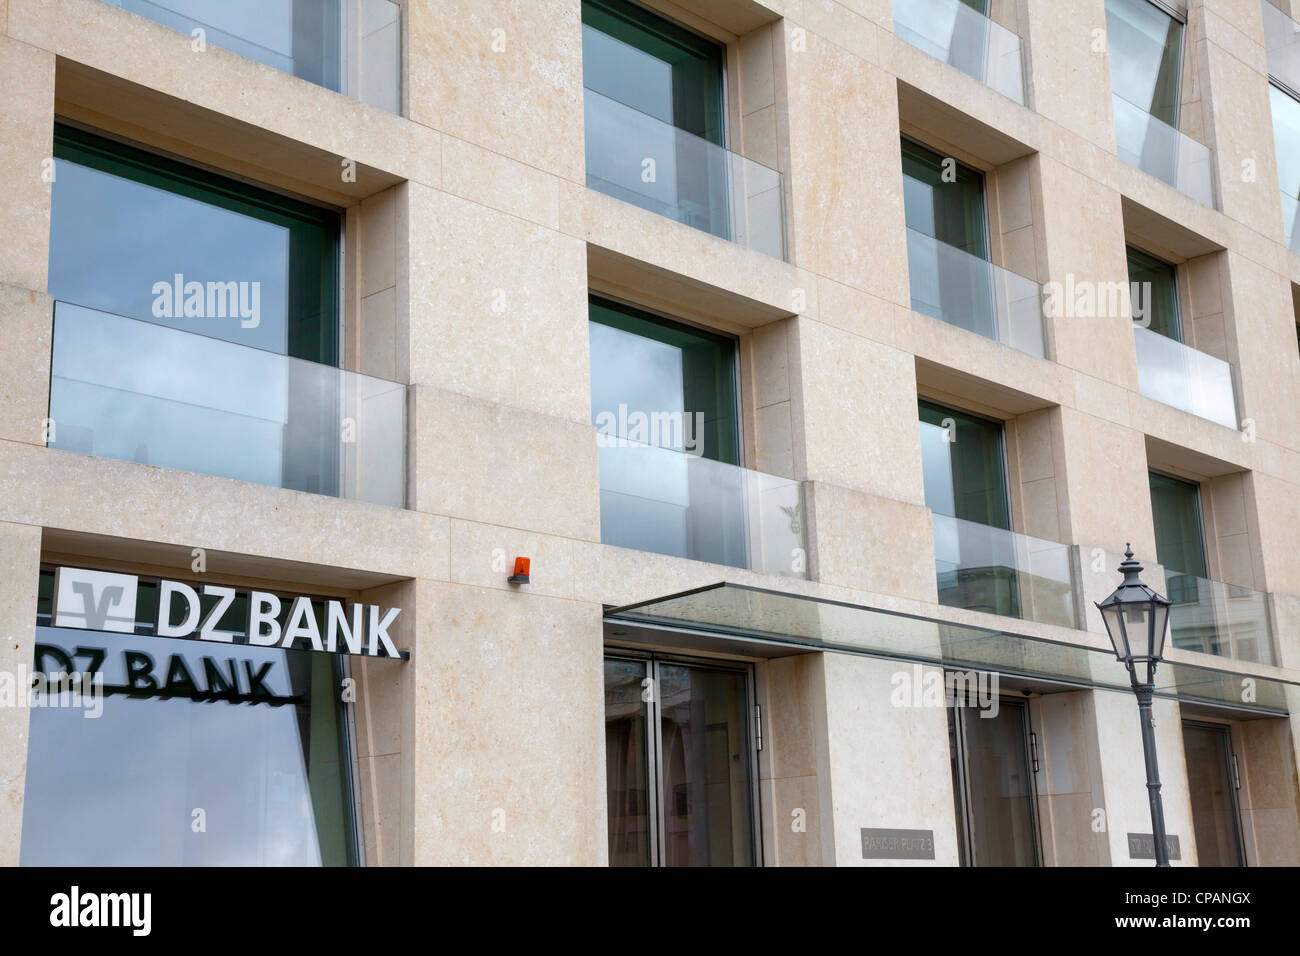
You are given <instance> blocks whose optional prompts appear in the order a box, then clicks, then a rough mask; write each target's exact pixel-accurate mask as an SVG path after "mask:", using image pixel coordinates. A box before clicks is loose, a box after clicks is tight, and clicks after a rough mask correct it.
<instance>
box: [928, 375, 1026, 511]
mask: <svg viewBox="0 0 1300 956" xmlns="http://www.w3.org/2000/svg"><path fill="white" fill-rule="evenodd" d="M918 406H919V411H920V418H921V424H922V426H929V428H931V429H935V430H938V431H945V432H946V431H947V429H946V428H945V425H944V422H945V421H946V420H949V419H950V420H951V421H952V440H951V441H946V447H947V448H948V449H949V455H950V458H949V461H948V465H949V467H948V468H947V469H946V471H947V474H948V477H949V480H950V482H951V485H950V488H951V491H952V505H951V507H949V506H948V503H947V502H946V501H943V500H940V499H939V498H938V497H937V496H936V495H935V494H933V492H934V491H935V490H936V489H935V485H934V479H936V478H938V477H939V471H941V470H945V469H943V468H942V466H941V464H940V463H936V462H934V461H933V459H932V460H931V461H930V462H929V463H927V464H929V466H930V467H929V468H927V469H926V470H927V472H929V474H927V479H928V480H927V482H926V484H927V493H926V502H925V504H926V507H927V508H930V509H931V510H932V511H937V512H938V513H940V514H945V515H947V516H948V517H950V518H960V519H962V520H963V521H973V522H975V523H977V524H983V525H988V526H989V527H992V528H1002V529H1003V530H1006V531H1010V530H1011V504H1010V497H1009V496H1008V493H1007V465H1006V448H1005V437H1004V434H1003V426H1002V423H1001V422H997V421H993V420H992V419H988V418H983V417H981V416H979V415H972V414H970V413H969V412H962V411H958V410H957V409H955V408H948V407H947V406H944V405H939V404H937V403H935V402H930V401H926V400H925V399H921V400H920V401H919V402H918ZM931 434H937V432H931ZM926 448H927V443H925V442H923V443H922V446H921V451H922V455H923V456H924V455H925V454H926ZM936 466H937V467H936Z"/></svg>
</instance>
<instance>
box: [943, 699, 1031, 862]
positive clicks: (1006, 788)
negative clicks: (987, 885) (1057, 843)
mask: <svg viewBox="0 0 1300 956" xmlns="http://www.w3.org/2000/svg"><path fill="white" fill-rule="evenodd" d="M962 703H963V702H962V701H957V703H956V705H955V706H950V707H949V708H948V739H949V753H950V756H951V758H952V779H953V789H954V793H955V796H956V805H957V837H958V842H959V844H960V849H961V862H962V865H963V866H1038V865H1039V862H1040V861H1039V850H1038V820H1037V814H1036V807H1035V792H1034V777H1033V770H1032V761H1031V756H1030V737H1029V705H1028V703H1027V702H1026V701H1023V700H1002V699H999V700H998V701H997V704H998V707H997V711H996V713H994V712H993V710H992V708H989V709H988V710H982V709H980V708H977V707H971V706H962ZM990 714H992V716H990Z"/></svg>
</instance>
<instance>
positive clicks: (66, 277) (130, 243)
mask: <svg viewBox="0 0 1300 956" xmlns="http://www.w3.org/2000/svg"><path fill="white" fill-rule="evenodd" d="M54 156H55V160H56V176H55V182H54V189H53V196H52V205H51V211H50V272H49V292H50V295H51V296H53V297H54V298H55V299H56V300H58V301H60V302H67V303H71V304H73V305H78V306H84V307H86V308H89V309H95V310H98V311H100V312H106V313H109V314H111V315H121V316H127V317H129V318H132V319H139V320H141V321H144V322H153V323H156V324H158V325H164V326H167V327H169V328H175V329H183V330H185V331H187V332H195V333H198V334H200V335H206V336H209V337H211V338H217V339H223V340H225V341H228V342H237V343H239V344H240V345H247V346H251V347H253V348H259V349H264V350H266V351H270V352H277V353H279V354H281V355H292V356H294V357H296V358H301V359H307V360H309V361H312V362H320V363H323V364H326V365H333V364H336V362H337V358H338V338H339V327H338V298H339V290H338V282H339V272H338V249H339V234H340V229H341V219H340V217H339V214H338V213H337V212H334V211H332V210H328V209H324V208H322V207H320V206H315V205H311V204H308V203H305V202H300V201H298V200H295V199H290V198H288V197H286V196H282V195H280V194H278V193H273V192H271V191H269V190H265V189H258V188H257V187H254V186H249V185H247V184H245V183H242V182H239V181H237V180H234V179H229V178H227V177H224V176H219V175H216V174H214V173H209V172H207V171H205V170H201V169H198V168H197V167H194V166H190V165H188V164H185V163H180V162H176V161H174V160H171V159H167V158H165V157H161V156H158V155H156V154H154V153H149V152H146V151H144V150H141V149H137V148H134V147H130V146H125V145H123V144H121V143H118V142H115V141H113V140H109V139H106V138H104V137H102V136H96V135H93V134H91V133H86V132H83V131H81V130H78V129H74V128H72V127H69V126H57V127H56V128H55V138H54ZM229 283H234V286H233V288H232V287H231V286H229V285H228V284H229ZM178 285H179V292H180V295H179V296H177V294H176V293H177V291H178V290H177V287H178ZM209 287H212V288H213V294H212V295H211V296H210V295H209V291H208V290H209ZM209 305H211V306H212V308H211V309H209ZM232 305H233V306H235V308H233V309H232V308H231V306H232ZM223 307H224V308H223ZM209 313H211V314H209ZM124 358H127V357H126V356H124Z"/></svg>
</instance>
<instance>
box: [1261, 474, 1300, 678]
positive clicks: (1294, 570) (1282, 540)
mask: <svg viewBox="0 0 1300 956" xmlns="http://www.w3.org/2000/svg"><path fill="white" fill-rule="evenodd" d="M1252 477H1253V482H1254V486H1255V506H1256V508H1258V510H1259V518H1260V521H1259V534H1260V550H1261V551H1262V552H1263V556H1264V567H1265V569H1266V573H1267V575H1268V582H1267V583H1268V589H1269V590H1270V591H1283V592H1286V593H1288V594H1300V488H1297V487H1296V485H1294V484H1292V483H1291V482H1288V481H1284V480H1282V479H1280V478H1276V477H1274V476H1272V475H1266V474H1263V473H1261V472H1256V473H1255V474H1254V475H1253V476H1252ZM1297 665H1300V661H1292V662H1291V666H1293V667H1294V666H1297Z"/></svg>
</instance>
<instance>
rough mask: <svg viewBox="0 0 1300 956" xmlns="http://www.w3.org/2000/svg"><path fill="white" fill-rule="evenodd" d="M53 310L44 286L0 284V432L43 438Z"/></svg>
mask: <svg viewBox="0 0 1300 956" xmlns="http://www.w3.org/2000/svg"><path fill="white" fill-rule="evenodd" d="M53 316H54V301H53V300H52V299H51V298H50V297H49V296H48V295H46V294H45V293H44V292H37V291H34V290H32V289H24V288H22V287H20V286H14V285H0V355H3V356H4V374H2V375H0V438H4V439H9V440H10V441H17V442H27V443H29V444H32V445H44V444H45V439H46V431H45V419H46V416H47V414H48V413H49V409H50V345H51V341H52V339H53V332H52V330H53V326H52V321H53Z"/></svg>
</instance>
